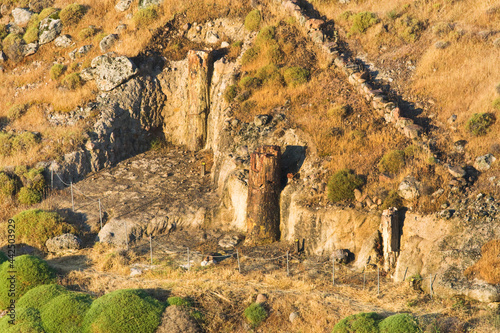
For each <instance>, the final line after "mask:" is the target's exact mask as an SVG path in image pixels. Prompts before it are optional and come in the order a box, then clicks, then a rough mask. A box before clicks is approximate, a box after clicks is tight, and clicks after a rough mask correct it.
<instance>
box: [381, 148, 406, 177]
mask: <svg viewBox="0 0 500 333" xmlns="http://www.w3.org/2000/svg"><path fill="white" fill-rule="evenodd" d="M404 166H405V153H404V151H402V150H392V151H390V152H387V153H386V154H385V155H384V156H383V157H382V159H381V160H380V162H379V163H378V170H379V171H380V172H389V173H394V174H395V173H398V172H399V170H401V168H402V167H404Z"/></svg>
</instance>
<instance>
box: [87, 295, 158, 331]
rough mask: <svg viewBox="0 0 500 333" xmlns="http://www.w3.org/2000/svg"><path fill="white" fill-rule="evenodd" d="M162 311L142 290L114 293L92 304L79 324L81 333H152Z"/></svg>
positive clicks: (154, 300) (156, 302)
mask: <svg viewBox="0 0 500 333" xmlns="http://www.w3.org/2000/svg"><path fill="white" fill-rule="evenodd" d="M164 308H165V306H164V305H163V304H161V303H160V302H159V301H158V300H156V299H154V298H152V297H150V296H148V295H147V294H146V293H145V292H144V291H143V290H140V289H122V290H116V291H113V292H111V293H109V294H106V295H104V296H101V297H99V298H98V299H96V300H95V301H94V302H93V303H92V305H91V307H90V309H89V311H88V312H87V314H86V315H85V318H84V320H83V326H82V327H83V329H82V332H84V333H90V332H92V333H97V332H99V333H115V332H116V333H122V332H141V333H142V332H144V333H148V332H151V333H153V332H154V331H155V330H156V328H157V327H158V326H159V325H160V321H161V315H162V313H163V310H164ZM132 318H133V320H131V319H132Z"/></svg>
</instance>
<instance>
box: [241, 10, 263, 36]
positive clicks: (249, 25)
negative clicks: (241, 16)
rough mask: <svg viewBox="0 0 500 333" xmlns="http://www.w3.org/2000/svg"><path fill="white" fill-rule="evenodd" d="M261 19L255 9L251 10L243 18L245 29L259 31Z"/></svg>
mask: <svg viewBox="0 0 500 333" xmlns="http://www.w3.org/2000/svg"><path fill="white" fill-rule="evenodd" d="M261 19H262V17H261V15H260V11H258V10H257V9H254V10H252V11H251V12H250V13H248V15H247V16H246V17H245V28H246V29H247V30H250V31H257V30H259V26H260V21H261Z"/></svg>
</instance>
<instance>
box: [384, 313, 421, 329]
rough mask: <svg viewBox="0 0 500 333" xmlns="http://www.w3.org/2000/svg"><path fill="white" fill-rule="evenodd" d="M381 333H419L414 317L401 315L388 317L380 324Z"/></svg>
mask: <svg viewBox="0 0 500 333" xmlns="http://www.w3.org/2000/svg"><path fill="white" fill-rule="evenodd" d="M379 329H380V333H419V332H422V330H421V329H420V328H419V327H418V324H417V321H416V320H415V318H414V317H413V316H412V315H409V314H407V313H399V314H395V315H393V316H390V317H387V318H385V319H384V320H382V321H381V322H380V323H379Z"/></svg>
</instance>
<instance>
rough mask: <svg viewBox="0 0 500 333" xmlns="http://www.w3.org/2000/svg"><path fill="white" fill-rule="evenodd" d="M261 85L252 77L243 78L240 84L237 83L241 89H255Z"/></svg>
mask: <svg viewBox="0 0 500 333" xmlns="http://www.w3.org/2000/svg"><path fill="white" fill-rule="evenodd" d="M261 84H262V82H261V81H260V80H259V79H258V78H256V77H253V76H244V77H242V78H241V80H240V82H238V85H239V86H240V88H241V89H255V88H258V87H260V85H261Z"/></svg>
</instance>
